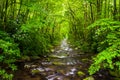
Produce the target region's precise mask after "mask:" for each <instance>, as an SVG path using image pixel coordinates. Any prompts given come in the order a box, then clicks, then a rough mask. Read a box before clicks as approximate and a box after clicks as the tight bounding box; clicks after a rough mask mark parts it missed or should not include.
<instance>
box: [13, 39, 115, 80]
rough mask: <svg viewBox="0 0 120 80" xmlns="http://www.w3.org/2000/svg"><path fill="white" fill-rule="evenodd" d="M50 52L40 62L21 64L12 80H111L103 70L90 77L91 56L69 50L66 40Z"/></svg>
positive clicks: (76, 50) (77, 50)
mask: <svg viewBox="0 0 120 80" xmlns="http://www.w3.org/2000/svg"><path fill="white" fill-rule="evenodd" d="M52 51H53V53H52V54H51V55H50V56H49V57H44V58H43V59H42V60H39V59H38V60H33V61H30V62H25V63H23V64H22V63H21V64H22V66H20V68H19V70H18V71H16V72H15V77H14V80H113V78H112V77H111V76H110V75H109V74H108V73H107V72H106V71H103V70H102V71H100V72H98V73H97V74H95V75H93V76H90V75H89V74H88V68H89V66H90V64H91V63H92V60H91V56H93V54H91V53H83V52H81V51H80V50H79V49H77V48H74V49H73V48H71V46H70V45H69V44H68V43H67V39H64V40H63V41H62V42H61V45H60V46H58V47H56V48H55V49H54V50H52ZM85 78H87V79H85Z"/></svg>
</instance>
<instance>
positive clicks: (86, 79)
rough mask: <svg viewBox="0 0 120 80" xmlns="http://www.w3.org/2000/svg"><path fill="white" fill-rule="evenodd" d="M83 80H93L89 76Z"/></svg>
mask: <svg viewBox="0 0 120 80" xmlns="http://www.w3.org/2000/svg"><path fill="white" fill-rule="evenodd" d="M83 80H95V79H94V78H93V77H92V76H89V77H86V78H85V79H83Z"/></svg>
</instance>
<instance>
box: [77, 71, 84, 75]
mask: <svg viewBox="0 0 120 80" xmlns="http://www.w3.org/2000/svg"><path fill="white" fill-rule="evenodd" d="M77 75H78V76H84V75H85V73H84V72H82V71H78V72H77Z"/></svg>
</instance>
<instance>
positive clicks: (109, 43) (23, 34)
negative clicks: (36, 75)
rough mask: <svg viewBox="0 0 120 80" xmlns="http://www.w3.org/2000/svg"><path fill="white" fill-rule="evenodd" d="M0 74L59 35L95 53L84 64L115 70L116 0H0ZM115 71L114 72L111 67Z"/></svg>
mask: <svg viewBox="0 0 120 80" xmlns="http://www.w3.org/2000/svg"><path fill="white" fill-rule="evenodd" d="M0 3H1V4H0V75H1V76H0V77H1V78H3V79H7V80H12V77H13V75H12V74H11V73H10V72H9V70H12V71H14V70H16V69H17V66H16V65H15V64H14V63H15V62H17V61H18V60H20V59H25V58H26V57H31V56H45V55H48V54H49V53H50V52H51V49H52V48H54V46H56V45H58V44H59V41H60V40H61V39H62V38H63V37H68V38H69V40H70V41H71V43H72V44H74V46H77V47H78V48H79V49H81V50H82V51H84V52H92V53H95V54H97V56H96V57H95V58H94V61H93V64H92V65H91V67H90V68H89V73H90V74H91V75H92V74H94V73H96V72H97V71H99V70H100V69H103V68H104V69H109V70H114V71H115V72H116V73H117V72H119V71H120V61H119V60H120V50H119V48H120V42H119V40H120V36H119V35H120V0H59V1H58V0H0ZM116 70H118V71H116Z"/></svg>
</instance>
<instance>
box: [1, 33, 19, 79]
mask: <svg viewBox="0 0 120 80" xmlns="http://www.w3.org/2000/svg"><path fill="white" fill-rule="evenodd" d="M17 46H18V45H17V44H15V43H14V40H13V39H12V38H10V37H9V35H8V34H7V33H5V32H2V31H0V64H1V65H0V76H1V77H2V79H7V80H12V77H13V75H12V74H10V73H8V72H7V71H8V70H12V71H14V70H16V69H17V66H16V65H15V64H14V62H16V60H17V59H18V58H19V57H20V51H19V48H18V47H17Z"/></svg>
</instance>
